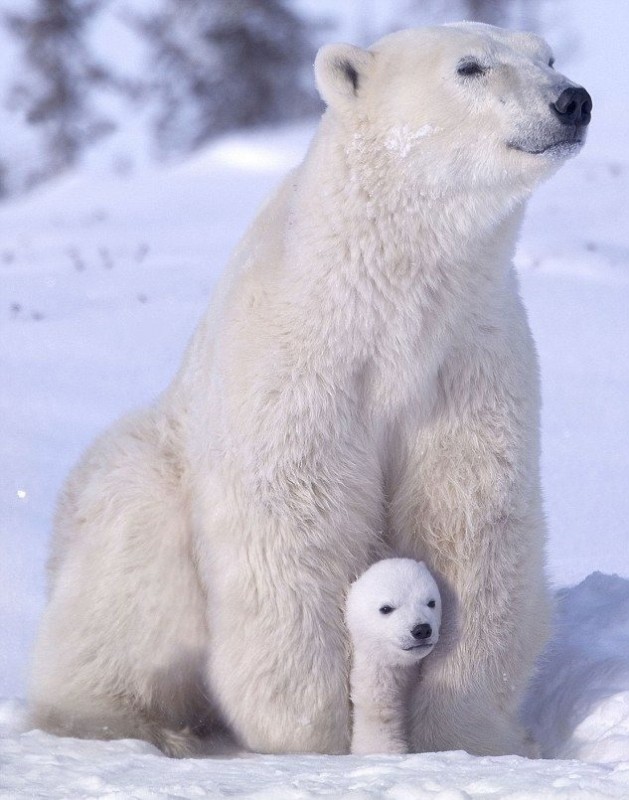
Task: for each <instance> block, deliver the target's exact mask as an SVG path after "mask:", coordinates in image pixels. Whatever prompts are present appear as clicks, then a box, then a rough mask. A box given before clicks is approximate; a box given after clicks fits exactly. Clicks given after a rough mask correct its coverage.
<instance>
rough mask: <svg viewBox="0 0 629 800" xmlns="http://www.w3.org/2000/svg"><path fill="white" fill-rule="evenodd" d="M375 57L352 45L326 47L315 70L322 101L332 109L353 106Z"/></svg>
mask: <svg viewBox="0 0 629 800" xmlns="http://www.w3.org/2000/svg"><path fill="white" fill-rule="evenodd" d="M373 59H374V55H373V53H370V52H369V50H363V49H362V48H360V47H354V45H351V44H326V45H324V46H323V47H322V48H321V49H320V50H319V52H318V53H317V57H316V58H315V64H314V70H315V81H316V83H317V89H318V90H319V94H320V95H321V99H322V100H323V102H324V103H326V105H328V106H330V107H331V108H342V107H346V106H347V105H349V104H351V103H352V102H353V100H354V99H355V98H356V97H357V96H358V94H359V92H360V90H361V87H362V85H363V82H364V81H365V79H366V77H367V75H368V74H369V72H370V70H371V66H372V63H373Z"/></svg>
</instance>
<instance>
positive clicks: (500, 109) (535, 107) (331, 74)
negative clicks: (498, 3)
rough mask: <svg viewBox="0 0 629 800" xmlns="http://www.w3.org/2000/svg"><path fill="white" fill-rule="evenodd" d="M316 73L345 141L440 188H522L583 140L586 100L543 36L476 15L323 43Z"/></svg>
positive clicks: (575, 149)
mask: <svg viewBox="0 0 629 800" xmlns="http://www.w3.org/2000/svg"><path fill="white" fill-rule="evenodd" d="M315 75H316V80H317V86H318V88H319V92H320V94H321V96H322V98H323V100H324V101H325V102H326V104H327V105H328V107H329V114H330V115H331V116H333V117H334V118H335V119H336V121H338V122H339V123H340V124H341V126H342V129H343V131H344V135H345V137H346V141H347V142H351V141H354V142H357V143H358V144H357V146H358V147H362V150H363V154H364V156H365V157H366V158H369V159H371V161H373V160H374V158H378V157H379V158H380V163H381V164H384V163H385V162H387V163H388V164H389V165H394V164H395V163H396V162H397V163H398V164H399V163H402V169H401V170H400V173H401V174H404V175H409V174H414V175H416V176H417V177H418V178H419V179H420V183H421V186H423V187H424V188H428V187H429V186H430V184H431V183H432V184H434V185H435V186H438V187H441V189H442V190H445V191H447V190H448V189H453V188H454V189H456V188H457V187H458V186H460V187H472V188H473V187H477V186H481V187H499V186H500V185H501V184H502V185H505V184H506V185H509V187H510V188H511V189H512V190H513V191H515V192H516V193H517V191H518V185H520V186H521V189H522V193H523V194H526V193H527V192H528V191H529V190H530V189H531V188H532V187H533V185H534V184H535V182H536V181H537V180H538V179H540V178H543V177H545V176H546V175H548V174H550V173H551V172H552V171H553V170H554V169H556V168H557V166H558V165H560V164H561V163H562V162H563V161H564V160H565V159H566V158H567V157H569V156H572V155H574V154H575V153H577V152H578V151H579V149H580V148H581V146H582V144H583V142H584V141H585V135H586V131H587V126H588V124H589V122H590V115H591V111H592V100H591V98H590V95H589V94H588V93H587V91H586V90H585V89H584V88H583V87H581V86H579V85H577V84H576V83H573V82H572V81H571V80H569V79H568V78H567V77H566V76H565V75H562V74H561V73H560V72H558V71H557V69H555V66H554V59H553V55H552V52H551V50H550V47H549V46H548V44H546V42H545V41H544V40H543V39H541V38H540V37H539V36H536V35H534V34H531V33H520V32H514V31H507V30H504V29H502V28H497V27H494V26H491V25H484V24H481V23H471V22H464V23H457V24H454V25H444V26H440V27H434V28H420V29H416V30H407V31H399V32H398V33H393V34H391V35H389V36H386V37H384V38H383V39H381V40H380V41H378V42H376V44H374V45H373V46H372V47H371V48H369V49H368V50H363V49H361V48H358V47H353V46H351V45H347V44H333V45H327V46H325V47H323V48H322V49H321V50H320V51H319V53H318V55H317V59H316V62H315ZM348 134H349V135H348Z"/></svg>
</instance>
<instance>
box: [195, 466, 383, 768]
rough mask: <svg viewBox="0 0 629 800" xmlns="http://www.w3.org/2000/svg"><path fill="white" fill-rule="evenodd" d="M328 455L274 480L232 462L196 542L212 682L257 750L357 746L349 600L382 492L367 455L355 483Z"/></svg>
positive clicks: (371, 548) (368, 552)
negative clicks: (242, 471)
mask: <svg viewBox="0 0 629 800" xmlns="http://www.w3.org/2000/svg"><path fill="white" fill-rule="evenodd" d="M327 459H328V460H330V459H332V460H331V463H330V469H329V471H328V470H327V469H326V471H325V474H323V473H322V472H321V471H320V470H318V468H317V466H316V465H315V464H312V463H307V464H303V465H302V466H301V467H300V469H299V471H291V474H290V475H288V474H287V472H286V471H283V474H282V475H281V476H279V478H278V480H277V482H276V481H273V485H272V486H269V485H265V486H262V485H261V484H260V483H258V484H257V485H256V484H254V483H253V482H250V483H248V482H247V476H245V477H244V478H243V476H242V475H240V476H238V477H236V475H235V471H234V470H233V469H232V470H230V471H229V473H230V474H229V475H228V480H227V481H226V482H225V481H220V482H217V484H216V487H215V488H216V491H212V492H211V496H209V497H208V505H207V507H206V512H205V514H204V517H205V518H204V520H203V527H204V534H203V536H202V537H201V538H202V541H201V544H200V552H201V560H200V569H201V572H202V574H203V575H204V578H205V582H206V589H207V597H208V627H209V633H210V655H209V663H208V683H209V686H210V687H211V690H212V694H213V696H214V697H215V699H216V701H217V702H218V704H219V707H220V709H221V711H222V713H223V715H224V717H225V719H226V721H227V723H228V724H229V726H230V727H231V728H232V730H233V731H234V733H235V734H236V736H237V737H238V738H239V740H240V741H241V743H242V744H243V745H244V746H245V747H247V748H248V749H250V750H252V751H255V752H267V753H268V752H272V753H288V752H320V753H346V752H348V750H349V742H350V707H349V688H348V672H349V649H348V642H347V634H346V630H345V626H344V622H343V615H342V608H343V604H344V596H345V593H346V591H347V587H348V586H349V584H350V582H351V580H353V579H354V578H355V577H356V576H357V575H358V574H359V573H360V572H361V571H362V570H364V569H365V568H366V566H367V565H368V563H369V562H370V560H371V559H372V558H373V554H374V552H375V548H376V547H377V541H378V539H379V536H380V531H381V513H382V512H381V507H382V503H381V497H380V496H379V492H380V481H379V480H376V479H375V478H374V479H373V481H372V479H371V478H370V477H369V460H368V459H366V458H364V457H363V459H362V463H363V464H364V467H365V472H364V474H363V475H362V476H361V478H360V481H359V482H356V480H354V479H353V478H351V477H350V475H349V473H348V472H347V469H346V465H343V464H341V463H339V462H335V461H334V452H333V451H332V452H330V453H328V455H327ZM372 484H373V485H372ZM206 488H207V487H206ZM206 496H207V495H206Z"/></svg>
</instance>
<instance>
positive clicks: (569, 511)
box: [0, 2, 629, 800]
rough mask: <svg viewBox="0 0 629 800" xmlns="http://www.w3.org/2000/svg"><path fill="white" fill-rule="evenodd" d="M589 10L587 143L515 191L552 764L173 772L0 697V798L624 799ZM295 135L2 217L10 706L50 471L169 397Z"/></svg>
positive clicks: (606, 181) (618, 448) (608, 253)
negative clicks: (531, 386) (75, 735)
mask: <svg viewBox="0 0 629 800" xmlns="http://www.w3.org/2000/svg"><path fill="white" fill-rule="evenodd" d="M586 5H587V4H586V3H584V2H583V3H579V4H575V8H576V10H575V13H578V14H581V18H580V21H579V24H580V25H582V26H583V29H584V30H587V31H588V36H589V37H590V38H589V40H588V41H589V43H590V52H591V51H592V50H593V51H594V52H599V53H601V59H603V60H604V68H603V69H602V71H601V69H599V67H600V65H598V64H597V63H596V60H595V59H594V58H593V57H592V56H591V55H590V56H588V55H587V50H586V51H585V53H582V56H581V57H580V60H579V61H578V67H579V72H578V73H576V74H575V73H574V71H570V70H566V71H568V72H569V74H571V75H573V74H574V77H575V79H578V80H582V81H583V83H584V84H585V85H586V86H587V87H588V89H590V91H591V92H592V94H593V96H594V98H595V111H594V122H593V126H592V127H593V130H592V133H591V137H590V142H589V143H588V145H587V146H586V148H585V150H584V152H583V154H582V155H580V156H579V157H578V159H576V160H575V161H573V162H571V163H570V164H568V165H566V166H565V167H564V168H563V169H562V171H561V172H560V173H559V174H558V175H557V176H556V177H555V178H554V179H553V180H552V181H551V182H549V183H548V184H547V185H545V186H543V187H542V188H541V190H540V191H539V192H538V194H537V195H536V196H535V198H534V199H533V201H532V203H531V205H530V208H529V214H528V217H527V221H526V224H525V227H524V230H523V234H522V240H521V244H520V247H519V250H518V254H517V263H518V266H519V269H520V274H521V280H522V292H523V295H524V299H525V302H526V304H527V307H528V309H529V314H530V318H531V324H532V327H533V331H534V334H535V337H536V340H537V343H538V348H539V351H540V360H541V367H542V381H543V393H544V412H543V484H544V490H545V495H546V508H547V514H548V520H549V547H548V562H549V572H550V576H551V579H552V581H553V583H554V585H555V586H557V587H562V586H564V587H565V586H572V585H573V584H577V583H578V585H577V586H572V588H564V589H560V590H559V592H558V611H557V625H556V636H555V639H554V641H553V643H552V645H551V647H550V648H549V651H548V653H547V654H546V657H545V658H544V659H543V661H542V663H541V665H540V671H539V675H538V677H537V680H536V682H535V683H534V685H533V686H532V688H531V692H530V695H529V698H528V700H527V703H526V706H525V709H524V716H525V719H526V721H527V723H528V724H529V725H530V726H531V728H532V729H533V730H534V731H535V733H536V735H537V737H538V739H539V741H540V742H541V744H542V746H543V753H544V755H545V756H546V757H547V758H551V759H554V760H533V761H526V760H523V759H518V758H500V759H496V758H484V759H479V758H473V757H471V756H468V755H466V754H463V753H441V754H426V755H421V756H407V757H388V758H384V757H370V758H354V757H349V756H348V757H334V758H333V757H315V756H308V757H288V756H287V757H268V756H252V757H249V758H246V759H235V760H232V761H227V760H221V759H217V760H185V761H172V760H169V759H166V758H164V757H162V756H161V755H159V754H158V753H157V751H155V750H154V749H153V748H152V747H151V746H150V745H148V744H145V743H140V742H135V741H133V742H132V741H125V742H114V743H103V742H80V741H76V740H71V739H58V738H55V737H51V736H47V735H45V734H43V733H41V732H37V731H25V732H24V731H23V702H22V701H21V700H19V699H7V700H6V701H3V702H1V703H0V767H1V769H0V798H18V797H20V798H21V797H29V796H34V797H46V798H53V797H59V798H61V797H64V798H67V797H84V798H92V797H94V798H96V797H98V798H116V799H117V798H139V800H152V798H162V797H180V798H194V797H201V796H210V797H227V796H231V797H273V798H279V799H280V800H281V798H309V797H315V796H329V797H351V798H368V797H389V798H395V799H396V800H403V799H405V798H425V797H431V798H434V797H438V798H441V800H460V799H462V798H468V797H471V798H475V797H485V796H487V795H493V796H496V797H500V798H518V800H525V799H526V798H539V797H551V798H555V797H558V798H559V797H565V798H594V797H619V798H620V797H628V796H629V548H627V544H626V542H627V527H628V523H627V520H628V519H629V492H628V491H627V487H628V481H627V476H628V475H629V443H628V442H627V438H626V431H627V430H628V429H629V401H628V398H629V312H628V308H629V226H628V225H627V218H626V206H627V199H628V197H629V159H628V158H627V156H626V154H625V152H624V149H623V147H624V145H626V142H627V141H628V140H629V123H628V121H627V119H628V115H624V117H623V118H621V119H619V116H618V115H617V114H614V108H615V107H616V106H617V105H618V103H619V102H621V103H623V107H624V108H625V109H627V108H629V98H628V97H627V87H626V86H624V84H623V85H622V86H620V87H619V86H618V85H617V83H613V84H612V86H613V91H612V89H611V88H610V86H609V85H608V82H607V79H606V77H605V76H609V75H611V74H612V71H613V69H618V70H620V68H621V67H623V68H624V66H623V63H624V52H623V50H622V45H620V44H619V42H620V39H621V38H622V36H621V30H622V25H617V26H615V27H614V28H613V29H612V28H609V30H606V29H605V28H604V26H603V25H602V23H601V20H600V19H598V18H595V17H596V15H597V14H600V13H601V12H600V9H598V10H596V9H594V10H591V11H590V12H589V13H590V17H589V18H587V15H586V10H587V9H586ZM611 5H614V6H615V4H614V3H612V4H611ZM616 9H617V10H619V9H620V4H619V5H618V6H617V7H616ZM603 16H604V15H603ZM625 17H626V18H627V21H629V13H627V11H625ZM625 27H626V26H625ZM597 48H598V50H597ZM614 54H615V55H614ZM614 58H615V59H616V60H615V61H614ZM621 59H623V60H622V61H621ZM622 92H624V95H622ZM619 98H620V99H619ZM597 110H598V111H597ZM597 113H598V116H597ZM310 135H311V128H310V127H308V126H303V127H297V128H288V129H283V130H265V131H260V132H257V133H254V134H247V135H237V136H232V137H228V138H226V139H224V140H221V141H220V142H218V143H217V144H215V145H214V146H212V147H210V148H208V149H207V150H205V151H204V152H202V153H200V154H199V155H198V156H197V157H195V158H194V159H192V160H190V161H188V162H186V163H184V164H181V165H179V166H173V167H170V168H167V169H161V170H160V169H155V168H149V167H142V168H138V169H137V170H136V171H135V173H132V174H129V175H128V176H127V177H120V176H118V177H115V176H111V175H110V174H109V173H108V171H107V170H105V169H104V168H101V165H100V163H99V160H98V157H97V156H95V157H94V158H92V159H91V160H90V161H89V162H88V163H87V164H86V166H85V168H84V169H83V170H82V171H81V172H79V173H77V174H75V175H71V176H69V177H66V178H64V179H61V180H59V181H58V182H57V183H55V184H53V185H48V186H46V187H42V189H41V190H40V191H39V192H38V193H37V194H35V195H32V196H30V197H27V198H22V199H21V200H20V201H19V202H14V203H12V204H10V205H6V206H3V207H0V235H1V239H0V326H1V334H0V366H1V369H2V373H1V374H2V375H3V381H2V384H1V388H0V433H1V434H2V437H1V448H2V449H1V451H0V507H1V509H2V513H1V516H0V548H1V552H2V554H3V558H2V562H0V563H1V566H0V570H1V571H2V574H0V621H1V629H0V696H4V697H6V698H22V697H24V694H25V690H26V687H25V676H26V673H27V663H28V652H29V648H30V644H31V641H32V637H33V634H34V630H35V626H36V623H37V619H38V617H39V614H40V613H41V609H42V606H43V602H44V580H43V563H44V559H45V554H46V550H47V541H48V535H49V530H50V519H51V514H52V508H53V504H54V498H55V495H56V493H57V491H58V489H59V487H60V484H61V482H62V480H63V477H64V475H65V474H66V473H67V471H68V469H69V468H70V466H71V465H72V464H73V463H74V462H75V461H76V459H77V458H78V456H79V454H80V453H81V452H82V450H83V449H84V447H85V446H86V445H87V444H88V443H89V442H90V441H91V440H92V439H93V438H94V436H95V435H96V434H97V433H98V432H99V431H100V430H102V429H103V428H104V427H106V426H107V425H108V424H109V423H110V422H112V421H113V420H114V419H115V418H117V417H118V416H120V415H121V414H122V413H123V412H125V411H127V410H129V409H130V408H133V407H136V406H140V405H142V404H145V403H146V402H149V401H150V400H151V399H152V398H153V397H155V396H156V395H157V394H158V393H159V392H160V391H161V390H162V389H163V388H164V386H165V385H166V384H167V383H168V381H169V379H170V377H171V376H172V374H173V373H174V371H175V369H176V367H177V365H178V363H179V359H180V356H181V353H182V351H183V348H184V346H185V343H186V341H187V339H188V337H189V336H190V334H191V332H192V330H193V328H194V326H195V323H196V321H197V319H198V318H199V317H200V315H201V313H202V311H203V309H204V307H205V305H206V302H207V297H208V294H209V293H210V291H211V289H212V286H213V284H214V281H215V279H216V277H217V275H218V273H219V272H220V269H221V268H222V265H223V264H224V263H225V261H226V259H227V257H228V255H229V252H230V250H231V248H232V247H233V245H234V243H235V241H236V240H237V238H238V237H239V235H240V234H241V232H242V231H243V230H244V228H245V226H246V224H247V222H248V220H249V219H251V218H252V216H253V215H254V213H255V211H256V209H257V208H258V206H259V205H260V203H261V202H262V200H263V199H264V197H265V196H266V194H267V193H268V191H269V190H270V189H271V188H272V187H273V186H274V185H275V184H276V183H277V181H278V180H279V178H280V176H281V175H282V174H283V173H284V172H285V171H286V169H288V168H289V167H290V166H291V165H292V164H293V163H295V162H296V161H297V160H298V159H299V158H300V157H301V155H302V153H303V151H304V149H305V147H306V144H307V141H308V139H309V137H310ZM623 214H624V216H623ZM614 573H617V574H616V575H615V574H614ZM587 762H589V763H587Z"/></svg>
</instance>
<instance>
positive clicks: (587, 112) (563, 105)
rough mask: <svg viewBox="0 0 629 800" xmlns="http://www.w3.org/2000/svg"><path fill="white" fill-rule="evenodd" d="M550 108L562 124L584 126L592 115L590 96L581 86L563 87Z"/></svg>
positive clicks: (588, 122)
mask: <svg viewBox="0 0 629 800" xmlns="http://www.w3.org/2000/svg"><path fill="white" fill-rule="evenodd" d="M550 109H551V111H552V112H553V114H554V115H555V116H556V117H557V119H558V120H559V121H560V122H561V123H562V125H576V126H577V127H585V126H586V125H589V124H590V119H591V117H592V98H591V97H590V95H589V92H587V91H586V90H585V89H584V88H583V87H582V86H569V87H568V88H567V89H564V90H563V91H562V92H561V94H560V95H559V97H558V98H557V99H556V100H555V102H554V103H551V104H550Z"/></svg>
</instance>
